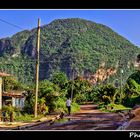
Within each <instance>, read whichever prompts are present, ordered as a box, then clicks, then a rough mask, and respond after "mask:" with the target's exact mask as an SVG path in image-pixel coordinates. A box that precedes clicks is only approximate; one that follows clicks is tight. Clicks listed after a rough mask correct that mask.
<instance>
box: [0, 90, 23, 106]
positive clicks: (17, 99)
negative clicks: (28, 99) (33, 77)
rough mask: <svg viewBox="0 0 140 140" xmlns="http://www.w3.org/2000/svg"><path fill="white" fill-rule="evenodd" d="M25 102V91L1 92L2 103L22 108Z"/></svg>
mask: <svg viewBox="0 0 140 140" xmlns="http://www.w3.org/2000/svg"><path fill="white" fill-rule="evenodd" d="M24 102H25V91H19V90H15V91H10V92H3V93H2V105H3V106H5V105H9V104H11V105H12V106H13V107H16V108H19V109H23V108H24Z"/></svg>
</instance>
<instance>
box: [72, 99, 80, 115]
mask: <svg viewBox="0 0 140 140" xmlns="http://www.w3.org/2000/svg"><path fill="white" fill-rule="evenodd" d="M79 110H80V106H79V105H78V104H77V103H75V102H72V104H71V112H72V113H75V112H78V111H79Z"/></svg>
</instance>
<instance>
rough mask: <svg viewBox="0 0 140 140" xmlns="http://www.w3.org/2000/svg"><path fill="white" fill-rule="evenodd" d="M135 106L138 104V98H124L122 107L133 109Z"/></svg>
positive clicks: (139, 102) (139, 100)
mask: <svg viewBox="0 0 140 140" xmlns="http://www.w3.org/2000/svg"><path fill="white" fill-rule="evenodd" d="M136 104H140V96H135V97H131V98H128V97H126V98H125V99H124V101H123V105H125V106H127V107H134V106H135V105H136Z"/></svg>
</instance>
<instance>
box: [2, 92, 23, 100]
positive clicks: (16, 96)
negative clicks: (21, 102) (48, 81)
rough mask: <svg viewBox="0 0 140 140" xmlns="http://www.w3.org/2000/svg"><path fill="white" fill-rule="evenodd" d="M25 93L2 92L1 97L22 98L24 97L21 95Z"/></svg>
mask: <svg viewBox="0 0 140 140" xmlns="http://www.w3.org/2000/svg"><path fill="white" fill-rule="evenodd" d="M24 92H25V91H18V90H17V91H10V92H3V93H2V96H4V97H14V98H24V97H25V95H24V94H23V93H24Z"/></svg>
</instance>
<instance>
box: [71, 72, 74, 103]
mask: <svg viewBox="0 0 140 140" xmlns="http://www.w3.org/2000/svg"><path fill="white" fill-rule="evenodd" d="M73 86H74V73H73V71H72V87H71V101H72V99H73Z"/></svg>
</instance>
